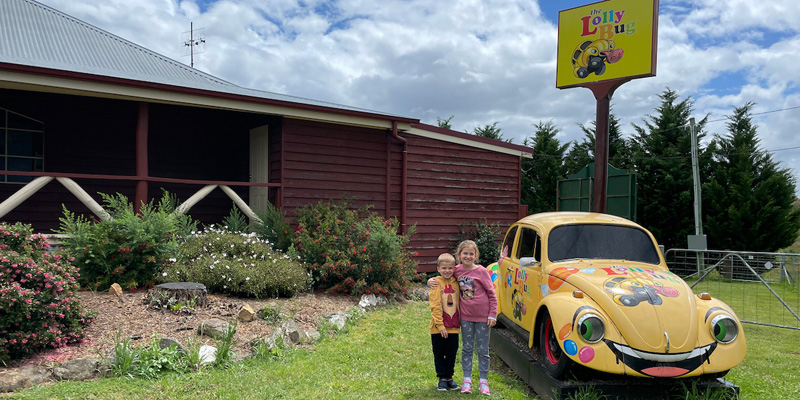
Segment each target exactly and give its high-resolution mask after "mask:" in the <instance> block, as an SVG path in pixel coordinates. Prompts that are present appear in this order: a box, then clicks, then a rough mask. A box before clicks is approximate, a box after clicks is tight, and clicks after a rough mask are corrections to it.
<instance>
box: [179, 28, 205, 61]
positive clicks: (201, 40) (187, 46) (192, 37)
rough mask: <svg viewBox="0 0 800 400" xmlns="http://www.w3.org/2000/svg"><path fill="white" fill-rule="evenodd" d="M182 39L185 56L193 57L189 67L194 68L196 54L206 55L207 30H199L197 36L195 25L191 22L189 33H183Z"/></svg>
mask: <svg viewBox="0 0 800 400" xmlns="http://www.w3.org/2000/svg"><path fill="white" fill-rule="evenodd" d="M181 39H182V40H183V47H184V52H183V55H184V56H187V55H188V56H190V57H191V64H189V66H190V67H192V68H194V53H205V51H206V28H199V29H197V34H195V30H194V23H193V22H189V31H188V32H183V33H182V34H181ZM195 48H196V49H195Z"/></svg>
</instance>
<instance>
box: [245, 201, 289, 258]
mask: <svg viewBox="0 0 800 400" xmlns="http://www.w3.org/2000/svg"><path fill="white" fill-rule="evenodd" d="M255 213H256V216H257V217H258V218H260V219H261V221H263V223H262V224H256V225H254V226H253V232H255V233H256V234H258V237H259V238H261V239H264V240H266V241H268V242H269V243H270V244H272V248H274V249H277V250H281V251H287V250H289V248H290V247H291V245H292V239H293V236H294V233H293V232H292V230H291V228H290V227H289V224H287V223H286V214H285V213H284V212H283V210H280V209H278V208H277V207H275V206H273V205H272V204H267V209H266V210H264V211H261V210H255Z"/></svg>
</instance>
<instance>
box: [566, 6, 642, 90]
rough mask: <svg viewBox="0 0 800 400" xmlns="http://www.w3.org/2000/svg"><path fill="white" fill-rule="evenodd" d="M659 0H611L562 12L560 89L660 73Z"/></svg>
mask: <svg viewBox="0 0 800 400" xmlns="http://www.w3.org/2000/svg"><path fill="white" fill-rule="evenodd" d="M657 26H658V0H652V1H642V0H607V1H602V2H599V3H593V4H589V5H586V6H582V7H576V8H571V9H569V10H564V11H561V12H559V14H558V59H557V73H556V87H558V88H560V89H564V88H569V87H576V86H586V84H591V83H594V82H601V81H607V80H612V79H625V80H629V79H633V78H642V77H648V76H655V74H656V44H657V40H656V39H657V37H658V33H657Z"/></svg>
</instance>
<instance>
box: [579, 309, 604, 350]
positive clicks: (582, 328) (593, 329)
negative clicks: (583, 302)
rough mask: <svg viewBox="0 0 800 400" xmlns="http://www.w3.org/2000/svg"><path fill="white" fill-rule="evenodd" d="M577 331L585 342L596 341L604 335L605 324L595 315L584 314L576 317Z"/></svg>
mask: <svg viewBox="0 0 800 400" xmlns="http://www.w3.org/2000/svg"><path fill="white" fill-rule="evenodd" d="M578 332H579V333H580V335H581V338H582V339H583V340H585V341H586V342H587V343H597V342H599V341H600V340H601V339H603V337H604V336H605V335H606V326H605V324H604V323H603V320H602V319H600V317H598V316H597V315H595V314H586V315H584V316H582V317H581V318H580V319H578Z"/></svg>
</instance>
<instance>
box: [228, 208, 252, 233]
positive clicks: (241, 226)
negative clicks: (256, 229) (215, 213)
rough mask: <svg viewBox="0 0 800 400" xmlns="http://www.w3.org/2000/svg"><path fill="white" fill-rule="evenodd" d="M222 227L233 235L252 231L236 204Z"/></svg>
mask: <svg viewBox="0 0 800 400" xmlns="http://www.w3.org/2000/svg"><path fill="white" fill-rule="evenodd" d="M222 226H223V227H224V228H225V230H227V231H230V232H233V233H237V232H249V230H250V227H249V226H248V225H247V218H246V217H245V216H244V214H242V212H241V211H240V210H239V207H236V204H234V205H233V208H232V209H231V212H230V213H228V216H227V217H225V218H223V219H222Z"/></svg>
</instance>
